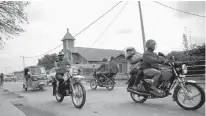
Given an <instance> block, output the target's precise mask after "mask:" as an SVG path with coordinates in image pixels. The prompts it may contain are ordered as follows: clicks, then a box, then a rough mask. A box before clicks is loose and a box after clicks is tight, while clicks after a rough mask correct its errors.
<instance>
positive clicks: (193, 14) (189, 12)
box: [153, 1, 205, 18]
mask: <svg viewBox="0 0 206 116" xmlns="http://www.w3.org/2000/svg"><path fill="white" fill-rule="evenodd" d="M153 2H154V3H157V4H159V5H162V6H164V7H167V8H170V9H172V10H176V11H179V12H183V13H186V14H189V15H193V16H197V17H201V18H205V16H201V15H197V14H193V13H190V12H186V11H182V10H179V9H176V8H173V7H171V6H167V5H165V4H162V3H160V2H157V1H153Z"/></svg>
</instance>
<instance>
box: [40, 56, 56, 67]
mask: <svg viewBox="0 0 206 116" xmlns="http://www.w3.org/2000/svg"><path fill="white" fill-rule="evenodd" d="M56 60H57V54H51V55H49V54H47V55H44V57H43V58H41V59H39V60H38V65H43V66H44V67H45V68H46V69H47V70H50V69H51V68H53V67H54V63H55V61H56Z"/></svg>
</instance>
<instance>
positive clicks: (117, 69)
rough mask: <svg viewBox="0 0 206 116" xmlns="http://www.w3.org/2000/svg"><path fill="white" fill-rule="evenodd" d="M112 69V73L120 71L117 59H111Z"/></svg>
mask: <svg viewBox="0 0 206 116" xmlns="http://www.w3.org/2000/svg"><path fill="white" fill-rule="evenodd" d="M109 64H110V71H111V73H118V72H119V68H118V66H117V63H116V62H115V61H110V63H109Z"/></svg>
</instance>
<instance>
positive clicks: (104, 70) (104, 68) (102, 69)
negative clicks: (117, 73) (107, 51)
mask: <svg viewBox="0 0 206 116" xmlns="http://www.w3.org/2000/svg"><path fill="white" fill-rule="evenodd" d="M96 71H100V72H101V73H109V72H110V65H109V62H102V63H101V65H100V66H99V68H98V69H97V70H96Z"/></svg>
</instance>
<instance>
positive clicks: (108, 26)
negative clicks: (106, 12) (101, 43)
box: [90, 1, 128, 47]
mask: <svg viewBox="0 0 206 116" xmlns="http://www.w3.org/2000/svg"><path fill="white" fill-rule="evenodd" d="M127 3H128V1H127V2H126V3H125V4H124V6H123V7H122V8H121V9H120V11H119V12H118V14H117V15H116V16H115V17H114V19H113V20H112V21H111V22H110V23H109V24H108V25H107V27H106V29H105V30H104V31H103V32H102V33H101V34H100V36H99V37H98V38H97V39H96V40H95V41H94V43H93V44H91V46H90V47H92V46H93V45H94V44H95V43H96V42H97V41H98V40H99V39H100V38H101V37H102V36H103V34H104V33H105V32H106V31H107V30H108V29H109V27H110V26H111V25H112V24H113V23H114V21H115V20H116V19H117V17H118V16H119V15H120V13H121V12H122V11H123V9H124V8H125V6H126V5H127Z"/></svg>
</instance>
